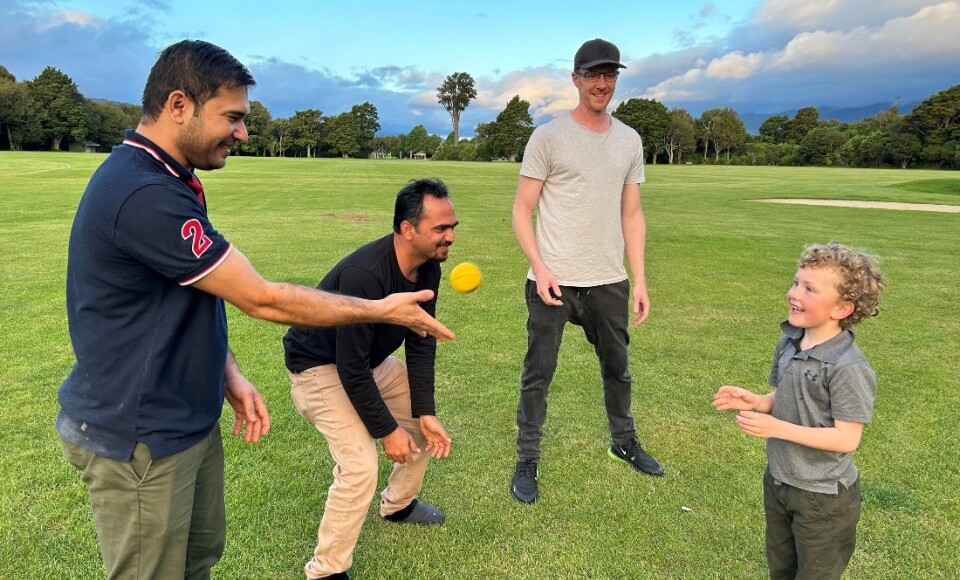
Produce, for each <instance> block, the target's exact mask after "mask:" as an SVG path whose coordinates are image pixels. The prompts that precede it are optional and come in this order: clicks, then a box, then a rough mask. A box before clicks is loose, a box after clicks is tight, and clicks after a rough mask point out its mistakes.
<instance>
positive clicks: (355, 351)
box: [283, 234, 440, 438]
mask: <svg viewBox="0 0 960 580" xmlns="http://www.w3.org/2000/svg"><path fill="white" fill-rule="evenodd" d="M439 286H440V264H439V263H437V262H426V263H424V264H423V265H421V266H420V268H419V269H418V270H417V281H416V282H410V281H409V280H407V279H406V277H405V276H404V275H403V273H402V272H401V271H400V265H399V263H398V262H397V254H396V251H395V249H394V247H393V234H390V235H388V236H386V237H383V238H380V239H379V240H376V241H373V242H370V243H369V244H367V245H365V246H363V247H361V248H359V249H357V250H356V251H354V252H353V253H352V254H350V255H349V256H347V257H346V258H344V259H343V260H341V261H340V263H339V264H337V265H336V266H334V268H333V269H332V270H331V271H330V272H329V273H328V274H327V275H326V276H324V278H323V280H321V281H320V284H319V285H318V286H317V288H319V289H321V290H325V291H327V292H335V293H338V294H346V295H350V296H357V297H360V298H366V299H369V300H378V299H380V298H384V297H386V296H388V295H390V294H395V293H397V292H412V291H416V290H424V289H430V290H433V291H434V293H435V294H436V292H437V291H438V289H439ZM436 304H437V298H436V296H434V298H433V300H431V301H429V302H424V303H422V304H421V306H422V307H423V309H424V310H426V311H427V312H428V313H429V314H430V315H431V316H434V315H435V314H436ZM401 344H404V345H405V353H406V364H407V376H408V378H409V381H410V402H411V407H412V408H411V412H412V413H413V416H414V417H419V416H421V415H435V414H436V410H435V407H434V397H433V390H434V361H435V358H436V351H437V341H436V339H434V338H432V337H420V336H418V335H417V334H416V333H414V332H413V331H411V330H409V329H407V328H406V327H403V326H397V325H394V324H353V325H348V326H340V327H337V328H310V327H300V326H293V327H291V328H290V330H289V331H287V334H286V335H285V336H284V337H283V349H284V354H285V359H286V365H287V369H289V370H290V372H293V373H300V372H303V371H305V370H307V369H309V368H312V367H315V366H320V365H326V364H336V365H337V373H338V374H339V375H340V382H341V383H342V384H343V388H344V389H345V390H346V392H347V396H348V397H350V402H351V403H353V407H354V408H355V409H356V411H357V414H358V415H359V416H360V419H361V420H362V421H363V424H364V425H365V426H366V427H367V430H368V431H369V432H370V435H371V436H372V437H375V438H380V437H383V436H385V435H389V434H390V433H392V432H393V431H394V430H395V429H396V428H397V422H396V420H394V418H393V415H391V414H390V410H389V409H388V408H387V405H386V404H385V403H384V402H383V399H382V398H381V397H380V391H379V390H378V389H377V385H376V382H374V380H373V373H372V371H371V369H374V368H376V367H377V366H379V365H380V364H381V363H382V362H383V361H384V360H385V359H386V358H387V357H388V356H390V355H391V354H392V353H393V352H394V351H396V350H397V349H398V348H400V345H401Z"/></svg>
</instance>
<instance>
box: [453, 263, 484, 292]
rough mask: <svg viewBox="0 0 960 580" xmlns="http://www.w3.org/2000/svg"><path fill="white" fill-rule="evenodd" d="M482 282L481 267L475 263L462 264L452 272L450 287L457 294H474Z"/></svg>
mask: <svg viewBox="0 0 960 580" xmlns="http://www.w3.org/2000/svg"><path fill="white" fill-rule="evenodd" d="M481 281H483V275H482V274H481V273H480V266H477V265H476V264H474V263H473V262H460V263H459V264H457V265H456V266H454V268H453V270H450V286H451V287H452V288H453V289H454V290H456V291H457V292H473V291H474V290H476V289H477V287H478V286H480V282H481Z"/></svg>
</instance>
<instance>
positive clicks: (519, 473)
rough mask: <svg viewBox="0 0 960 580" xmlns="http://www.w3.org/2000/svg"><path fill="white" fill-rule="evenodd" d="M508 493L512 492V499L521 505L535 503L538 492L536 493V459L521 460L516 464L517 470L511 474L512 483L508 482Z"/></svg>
mask: <svg viewBox="0 0 960 580" xmlns="http://www.w3.org/2000/svg"><path fill="white" fill-rule="evenodd" d="M510 491H512V492H513V497H515V498H517V499H518V500H520V501H522V502H523V503H533V502H535V501H537V497H538V495H539V492H538V491H537V460H536V459H523V460H520V461H518V462H517V468H516V469H515V470H514V472H513V481H512V482H510Z"/></svg>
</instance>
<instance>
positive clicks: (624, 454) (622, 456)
mask: <svg viewBox="0 0 960 580" xmlns="http://www.w3.org/2000/svg"><path fill="white" fill-rule="evenodd" d="M607 455H609V456H610V457H611V458H613V459H618V460H620V461H623V462H624V463H626V464H628V465H630V466H631V467H633V468H634V469H636V470H637V471H640V472H643V473H646V474H647V475H663V467H661V466H660V463H659V462H657V460H656V459H654V458H653V456H652V455H650V454H649V453H647V452H646V451H644V450H643V445H640V442H639V441H637V440H636V439H634V440H633V441H631V442H630V443H627V444H626V445H620V444H619V443H617V442H614V443H613V445H611V446H610V449H608V450H607Z"/></svg>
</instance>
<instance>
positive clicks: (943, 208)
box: [747, 199, 960, 213]
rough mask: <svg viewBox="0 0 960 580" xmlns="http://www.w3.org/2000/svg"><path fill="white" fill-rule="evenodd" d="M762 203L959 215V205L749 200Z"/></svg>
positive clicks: (834, 200) (832, 200) (840, 200)
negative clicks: (935, 212)
mask: <svg viewBox="0 0 960 580" xmlns="http://www.w3.org/2000/svg"><path fill="white" fill-rule="evenodd" d="M747 201H760V202H763V203H790V204H797V205H829V206H834V207H865V208H870V209H898V210H906V211H937V212H942V213H960V205H941V204H935V203H899V202H894V201H852V200H844V199H749V200H747Z"/></svg>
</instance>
